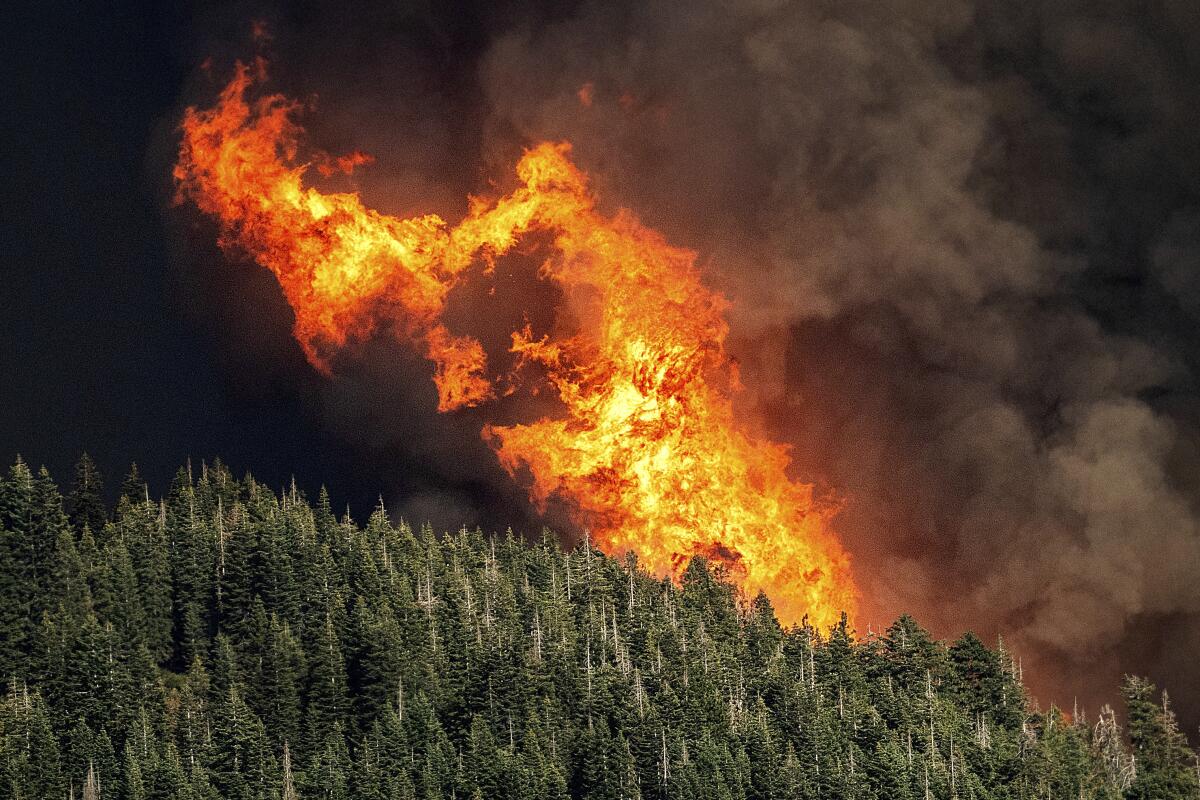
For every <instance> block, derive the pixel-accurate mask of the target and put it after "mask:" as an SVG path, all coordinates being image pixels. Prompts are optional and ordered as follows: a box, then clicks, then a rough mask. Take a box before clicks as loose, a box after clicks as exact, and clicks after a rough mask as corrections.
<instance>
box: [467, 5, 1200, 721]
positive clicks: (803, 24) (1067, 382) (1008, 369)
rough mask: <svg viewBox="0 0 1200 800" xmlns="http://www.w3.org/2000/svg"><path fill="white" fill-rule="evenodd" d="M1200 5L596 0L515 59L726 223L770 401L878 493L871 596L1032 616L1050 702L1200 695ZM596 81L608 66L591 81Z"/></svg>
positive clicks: (513, 96) (713, 265)
mask: <svg viewBox="0 0 1200 800" xmlns="http://www.w3.org/2000/svg"><path fill="white" fill-rule="evenodd" d="M1198 45H1200V12H1198V11H1197V7H1196V6H1195V5H1194V4H1188V3H1182V2H1175V3H1172V2H1164V3H1157V4H1151V5H1149V6H1147V5H1146V4H1135V3H1131V2H1106V3H1101V4H1095V3H1082V2H1079V3H1045V4H1037V3H1034V4H1019V3H1009V2H999V1H996V2H991V1H989V0H978V2H965V1H964V0H936V1H935V2H929V0H919V1H918V0H913V1H911V2H909V1H907V0H892V1H891V2H882V3H880V2H867V1H866V0H864V1H863V2H857V1H855V0H852V1H851V2H791V3H788V2H774V1H773V0H762V1H761V2H755V1H750V2H724V1H723V0H702V1H701V2H692V3H671V2H653V1H651V2H644V1H641V0H639V2H636V3H632V2H631V3H619V2H618V3H611V2H605V3H595V4H591V5H588V6H586V7H585V8H583V9H582V10H580V11H579V12H578V13H577V14H576V15H575V16H574V17H572V18H571V19H568V20H565V21H560V22H557V23H554V24H549V25H542V26H538V27H528V28H525V29H522V30H516V31H513V32H510V33H508V34H507V35H505V36H504V37H503V38H502V39H500V40H499V41H497V42H496V43H495V45H494V46H493V47H492V49H491V51H490V52H489V54H488V56H487V58H486V60H485V63H484V67H483V72H482V75H483V83H484V85H485V87H486V89H487V96H488V100H489V101H490V105H491V108H490V111H491V116H490V128H489V132H490V133H491V138H490V139H489V142H490V143H491V144H492V145H493V149H492V150H491V151H490V152H491V154H492V155H493V160H494V161H495V163H496V164H502V163H508V162H510V161H511V158H512V148H513V146H514V143H520V142H525V141H529V140H537V139H542V138H553V139H559V138H561V139H567V140H569V141H571V142H573V143H574V144H575V149H576V154H577V158H578V159H579V160H580V161H581V162H582V163H583V164H585V165H586V166H587V168H589V169H590V170H592V171H593V173H595V174H596V175H597V182H598V184H599V189H600V191H601V194H602V196H603V197H604V198H607V199H608V201H610V202H612V203H620V204H622V205H626V206H629V207H632V208H633V209H635V210H636V211H637V212H638V213H639V214H640V215H641V216H642V217H643V218H644V219H645V220H646V221H647V222H649V223H650V224H652V225H654V226H656V227H659V228H661V229H662V230H664V231H666V232H667V234H668V236H669V238H670V239H671V240H672V241H674V242H676V243H684V244H687V245H689V246H693V247H695V248H696V249H698V250H699V252H700V253H701V256H702V258H703V259H704V262H705V263H706V265H707V267H708V271H709V275H710V280H711V281H712V282H713V283H714V284H716V285H718V286H720V287H721V288H722V289H723V290H724V291H726V292H727V293H728V294H729V295H730V296H731V297H732V298H733V299H734V301H735V303H734V310H733V312H732V315H733V326H734V332H735V335H736V336H737V339H738V341H737V343H736V348H735V349H736V350H737V353H738V355H739V356H740V358H741V361H742V364H743V368H744V371H745V375H746V380H745V382H746V384H747V385H748V387H749V388H750V389H751V391H752V392H753V396H754V404H755V405H756V406H757V408H756V409H755V410H756V411H757V412H758V413H762V414H765V415H766V417H767V419H768V420H770V424H771V425H772V426H773V427H774V430H775V432H776V435H778V436H779V437H780V438H782V439H783V440H785V441H788V442H791V443H792V444H794V446H795V460H796V467H797V474H798V475H800V476H801V477H806V478H808V479H811V480H815V481H818V482H820V483H821V484H822V485H826V486H828V487H830V488H831V490H832V491H833V492H834V493H836V494H839V495H841V496H842V497H843V498H844V499H845V503H846V506H845V509H846V510H845V511H844V513H843V514H842V516H841V517H840V519H839V521H838V527H839V529H840V530H841V532H842V534H843V536H844V537H845V539H846V542H847V545H848V547H849V549H850V551H851V552H852V553H853V555H854V556H855V559H856V564H857V573H858V576H859V579H860V581H861V584H862V587H863V589H864V594H865V597H866V600H867V603H868V613H867V616H866V618H865V619H864V620H862V621H860V622H861V623H862V627H864V628H865V627H866V623H867V621H868V620H869V619H872V618H873V619H874V620H876V622H877V623H878V624H885V623H886V622H887V621H888V620H890V619H891V618H893V617H894V616H895V615H896V614H897V613H899V612H901V611H905V610H908V611H912V612H914V613H916V614H917V615H919V617H920V618H921V619H923V620H927V621H928V622H929V623H930V624H931V625H932V626H933V627H934V629H935V630H937V631H938V632H939V633H942V634H952V633H955V632H957V631H960V630H962V629H964V628H974V629H977V630H981V631H984V632H986V633H990V634H997V633H1004V635H1005V636H1006V637H1009V639H1010V643H1011V644H1012V646H1014V647H1015V649H1016V650H1017V651H1018V652H1021V653H1023V654H1024V657H1025V661H1026V666H1027V667H1029V666H1030V663H1031V662H1033V664H1032V666H1033V667H1034V668H1033V669H1028V670H1027V672H1026V674H1027V675H1031V676H1032V677H1033V680H1034V685H1035V687H1037V688H1038V689H1039V690H1040V693H1041V695H1042V697H1043V699H1045V700H1048V701H1058V702H1059V703H1060V704H1068V705H1069V704H1070V703H1071V700H1072V694H1074V693H1078V694H1079V695H1080V696H1081V697H1082V698H1085V699H1089V700H1091V701H1092V702H1095V701H1096V700H1097V699H1098V698H1101V697H1104V696H1110V695H1111V694H1112V693H1113V690H1114V687H1115V685H1116V682H1117V680H1118V678H1119V673H1120V672H1121V671H1123V670H1130V671H1132V670H1149V671H1150V672H1152V673H1154V674H1155V675H1156V676H1157V677H1159V678H1160V679H1162V680H1165V681H1167V682H1168V683H1169V684H1171V685H1172V686H1173V687H1174V690H1175V693H1176V696H1177V700H1178V702H1179V703H1180V704H1181V705H1182V707H1183V712H1184V716H1185V718H1186V719H1187V720H1188V721H1189V722H1191V723H1192V724H1194V722H1195V721H1196V720H1197V718H1198V717H1200V705H1198V703H1200V693H1198V692H1197V691H1196V690H1195V688H1194V686H1195V683H1196V677H1197V676H1196V673H1195V666H1194V664H1189V663H1188V662H1189V659H1188V658H1187V657H1186V656H1185V655H1182V654H1183V653H1186V652H1188V651H1189V650H1193V651H1194V647H1193V646H1194V643H1195V642H1196V640H1197V637H1198V636H1200V532H1198V530H1197V510H1196V500H1197V491H1196V471H1195V468H1194V467H1195V461H1196V460H1195V442H1196V425H1195V422H1196V407H1195V404H1194V399H1195V384H1194V372H1193V367H1194V364H1195V360H1196V357H1197V355H1200V352H1198V350H1197V344H1198V342H1197V336H1196V332H1195V330H1196V329H1195V321H1196V317H1197V314H1198V312H1200V272H1198V271H1197V266H1198V262H1197V254H1198V253H1200V217H1198V215H1197V202H1198V199H1200V198H1198V192H1197V190H1198V189H1200V181H1198V177H1200V158H1198V152H1197V142H1198V141H1200V140H1198V139H1197V137H1196V136H1195V133H1194V123H1195V121H1196V120H1195V111H1196V109H1197V108H1200V92H1198V89H1197V87H1198V86H1200V81H1197V80H1196V78H1197V74H1196V72H1197V66H1198V64H1200V62H1197V61H1196V60H1195V59H1194V57H1192V55H1191V54H1194V53H1195V52H1196V47H1197V46H1198ZM581 92H582V93H581Z"/></svg>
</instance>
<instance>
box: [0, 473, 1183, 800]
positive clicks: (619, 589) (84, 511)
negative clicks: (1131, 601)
mask: <svg viewBox="0 0 1200 800" xmlns="http://www.w3.org/2000/svg"><path fill="white" fill-rule="evenodd" d="M102 498H103V494H102V487H101V485H100V476H99V473H98V472H97V471H96V469H95V467H94V465H93V464H92V463H91V461H90V459H87V458H86V457H85V458H84V460H83V461H81V463H80V467H79V469H78V471H77V473H76V479H75V482H74V486H73V489H72V490H71V492H70V494H69V498H68V501H67V502H65V503H64V500H63V498H62V496H61V495H60V493H59V490H58V488H57V487H56V486H55V484H54V483H53V482H52V481H51V479H50V477H49V476H48V475H47V474H45V472H44V471H39V472H36V473H35V472H34V471H32V470H30V469H29V468H28V467H27V466H26V465H25V464H24V463H22V462H18V463H17V464H15V465H14V466H13V467H12V468H11V470H9V472H8V475H7V476H6V477H4V478H3V479H0V625H3V631H4V636H3V638H2V640H0V676H3V691H4V696H3V699H0V800H17V799H18V798H20V799H21V800H35V799H39V798H68V797H100V798H106V799H107V798H113V799H114V800H115V799H116V798H128V799H129V800H208V799H210V798H223V799H224V798H227V799H228V800H266V799H268V798H271V799H274V800H296V799H298V798H314V799H315V798H330V799H331V800H332V799H333V798H355V799H356V800H357V799H358V798H362V799H363V800H384V799H385V798H387V799H389V800H390V799H392V798H403V799H405V800H407V799H409V798H412V799H413V800H415V799H416V798H422V800H424V799H425V798H448V797H455V798H463V800H467V799H468V798H481V799H482V798H487V799H488V800H491V799H492V798H556V799H557V798H563V799H565V798H612V800H618V798H620V799H625V798H643V800H651V798H654V799H656V800H657V799H659V798H689V799H690V798H730V800H734V799H736V800H765V799H766V798H776V797H778V798H813V799H814V800H815V798H864V800H865V799H866V798H887V800H906V799H908V798H911V799H912V800H924V799H925V798H948V799H949V798H964V799H965V798H979V799H980V800H982V799H983V798H996V799H997V800H999V799H1001V798H1004V799H1006V800H1007V799H1008V798H1012V799H1013V800H1016V799H1017V798H1030V799H1031V800H1032V798H1046V797H1052V798H1072V800H1074V799H1075V798H1103V799H1104V800H1117V799H1118V798H1123V797H1124V798H1138V799H1139V800H1141V798H1146V799H1147V800H1149V799H1150V798H1155V800H1174V799H1175V798H1191V799H1193V800H1194V799H1195V798H1200V784H1198V783H1197V774H1198V773H1197V765H1196V757H1195V754H1194V753H1193V752H1192V751H1191V750H1190V749H1189V748H1188V745H1187V742H1186V739H1185V738H1184V737H1183V736H1182V734H1181V733H1180V732H1179V730H1178V728H1177V726H1176V724H1175V720H1174V716H1173V714H1172V713H1171V710H1170V706H1169V703H1168V702H1167V700H1166V697H1165V695H1159V693H1158V692H1157V690H1156V689H1155V687H1154V686H1152V685H1151V684H1149V683H1148V682H1147V681H1144V680H1141V679H1136V678H1131V679H1129V680H1128V681H1127V683H1126V685H1125V687H1124V694H1125V698H1126V703H1127V706H1128V710H1129V726H1128V727H1129V731H1128V737H1126V735H1125V734H1124V733H1123V732H1122V731H1121V729H1120V726H1119V725H1118V723H1117V721H1116V716H1115V714H1114V713H1113V712H1112V711H1111V709H1107V708H1106V709H1104V710H1103V711H1102V712H1101V714H1100V716H1099V720H1098V721H1097V723H1096V724H1095V725H1094V726H1092V725H1089V724H1088V723H1087V722H1086V721H1085V720H1084V719H1082V718H1078V717H1077V718H1074V719H1070V720H1068V719H1065V718H1064V716H1063V715H1062V714H1061V713H1059V712H1058V711H1057V710H1056V709H1051V710H1050V711H1048V712H1044V713H1043V712H1038V711H1036V710H1035V709H1033V708H1031V704H1030V703H1029V702H1028V701H1027V699H1026V695H1025V691H1024V689H1023V687H1022V685H1021V683H1020V680H1019V678H1018V670H1016V669H1014V667H1013V659H1012V656H1011V655H1010V654H1008V653H1006V652H1004V650H1003V649H1001V648H999V647H998V648H996V649H991V648H989V647H987V646H986V645H985V644H984V643H983V642H981V641H980V640H979V639H978V638H976V637H975V636H973V635H971V634H967V635H965V636H963V637H962V638H961V639H959V640H958V641H957V642H954V643H952V644H950V645H948V646H947V645H945V644H942V643H940V642H937V641H935V640H933V639H932V638H931V637H930V636H929V635H928V634H927V633H926V632H925V631H924V630H922V629H921V628H920V626H919V625H918V624H917V623H916V622H915V621H914V620H913V619H911V618H909V617H902V618H901V619H899V620H897V621H896V622H895V623H894V624H893V625H892V626H891V627H890V628H889V629H888V630H887V631H886V632H884V633H881V634H874V635H869V636H866V637H860V636H858V635H857V634H856V633H855V632H854V631H853V629H852V628H851V627H850V625H849V623H848V622H847V621H846V620H844V619H843V621H842V623H841V624H840V625H838V626H836V627H835V628H833V629H832V630H829V631H818V630H814V629H812V628H811V627H808V626H801V627H797V628H792V629H786V630H785V629H782V628H781V627H780V626H779V624H778V622H777V621H776V619H775V616H774V613H773V611H772V609H771V605H770V602H769V601H768V600H767V598H766V597H764V596H762V595H760V596H758V597H755V598H743V597H739V596H738V595H737V593H736V592H735V590H734V589H733V588H732V587H731V585H730V584H729V583H727V582H725V581H723V580H722V578H721V575H720V573H719V570H716V569H714V568H713V567H711V566H710V565H709V564H707V563H705V562H704V561H702V560H696V561H694V562H693V563H692V564H691V565H690V566H689V568H688V569H687V571H686V573H685V575H684V577H683V580H682V581H681V584H680V585H678V586H676V585H674V584H672V583H671V582H670V581H665V580H658V579H655V578H653V577H651V576H648V575H646V574H645V573H643V572H641V571H639V570H638V568H637V564H636V560H635V559H633V558H632V557H630V558H627V559H624V560H618V559H613V558H609V557H605V556H604V555H602V554H601V553H599V552H597V551H595V550H592V549H591V548H589V547H586V546H584V547H581V548H577V549H575V550H574V551H572V552H565V551H563V550H562V549H560V547H559V546H558V544H557V542H556V540H554V539H553V538H551V537H549V536H543V538H542V540H541V541H539V542H536V543H533V544H529V543H526V542H524V541H520V540H518V539H516V538H515V537H514V536H513V535H512V534H511V533H510V534H508V535H506V536H499V537H486V536H484V535H483V534H482V533H481V532H479V531H475V532H470V531H466V530H463V531H460V532H458V533H457V534H453V535H445V536H441V537H437V536H435V535H434V533H433V531H431V530H430V529H429V528H428V527H425V528H422V529H418V530H414V529H413V528H411V527H410V526H409V525H408V524H406V523H405V522H403V521H400V522H397V523H393V521H391V520H389V519H388V516H387V514H386V512H385V511H384V510H383V508H382V507H380V508H379V509H377V510H376V511H375V512H374V513H373V514H372V515H371V517H370V519H369V520H368V521H367V523H366V525H365V526H360V525H357V524H355V523H354V522H353V521H352V520H350V519H348V518H343V519H341V520H338V519H337V518H335V516H334V514H333V513H332V512H331V510H330V503H329V498H328V495H327V494H326V493H325V492H324V491H322V493H321V495H320V497H319V498H318V499H317V501H316V503H315V504H313V505H310V504H309V503H308V502H307V501H306V500H305V498H304V497H303V496H302V495H301V494H300V493H299V492H298V491H297V490H296V489H295V488H294V487H292V488H289V489H287V490H285V491H283V492H282V493H279V494H276V493H275V492H272V491H271V490H269V489H267V488H266V487H264V486H262V485H260V484H258V483H256V482H255V481H254V480H253V479H252V478H250V477H247V478H245V479H243V480H236V479H234V478H233V477H232V476H231V475H230V474H229V472H228V471H227V470H226V469H225V468H224V467H223V466H221V465H220V464H219V463H218V464H214V465H213V466H211V467H207V466H206V467H202V468H201V469H200V470H199V474H198V475H197V474H193V472H192V470H191V469H190V468H189V469H184V470H181V471H180V473H179V474H178V476H177V477H176V479H175V481H174V483H173V485H172V487H171V489H170V491H169V493H168V495H167V496H166V497H164V498H162V499H161V500H159V501H153V500H151V499H150V497H149V495H148V493H147V492H146V490H145V487H144V486H143V485H142V484H141V482H140V479H139V478H138V477H137V473H136V470H134V471H133V472H131V474H130V476H129V477H128V478H127V479H126V480H125V482H124V483H123V484H122V487H121V492H120V499H119V502H118V506H117V508H116V509H115V512H114V513H113V514H112V515H111V516H110V515H109V513H108V509H107V508H105V507H104V505H103V503H102Z"/></svg>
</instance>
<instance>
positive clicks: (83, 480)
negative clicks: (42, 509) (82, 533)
mask: <svg viewBox="0 0 1200 800" xmlns="http://www.w3.org/2000/svg"><path fill="white" fill-rule="evenodd" d="M67 507H68V508H69V509H70V510H71V524H73V525H74V526H75V528H76V530H83V528H84V526H87V527H89V528H91V529H92V532H93V533H95V534H98V533H99V532H100V531H102V530H103V529H104V525H105V523H107V522H108V509H107V507H106V506H105V505H104V480H103V479H102V478H101V476H100V469H99V467H97V466H96V462H95V461H93V460H92V457H91V456H89V455H88V454H87V453H84V454H83V455H81V456H80V457H79V461H78V462H77V463H76V464H75V481H74V483H72V485H71V493H70V495H69V496H68V498H67Z"/></svg>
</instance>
